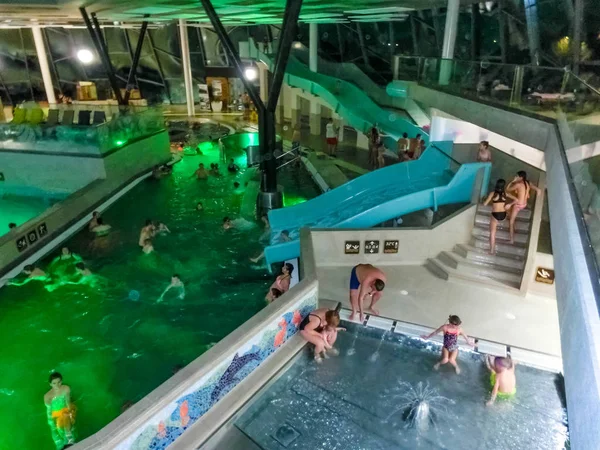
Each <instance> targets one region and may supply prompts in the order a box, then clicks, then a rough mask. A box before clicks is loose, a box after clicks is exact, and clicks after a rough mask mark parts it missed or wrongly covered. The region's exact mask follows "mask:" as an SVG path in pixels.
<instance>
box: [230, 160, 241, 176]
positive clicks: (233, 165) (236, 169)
mask: <svg viewBox="0 0 600 450" xmlns="http://www.w3.org/2000/svg"><path fill="white" fill-rule="evenodd" d="M239 170H240V168H239V167H238V166H237V164H236V163H235V162H234V161H233V158H231V159H230V160H229V165H228V166H227V172H229V173H236V172H239Z"/></svg>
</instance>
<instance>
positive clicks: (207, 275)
mask: <svg viewBox="0 0 600 450" xmlns="http://www.w3.org/2000/svg"><path fill="white" fill-rule="evenodd" d="M218 157H219V155H218V148H217V147H216V146H215V148H213V150H212V151H205V152H204V156H192V157H187V156H186V157H184V159H183V160H182V161H181V162H179V163H177V164H175V166H174V171H173V174H172V175H171V176H169V177H166V178H163V179H161V180H155V179H152V178H149V179H147V180H145V181H143V182H141V183H140V184H139V185H137V186H136V187H135V188H134V189H132V190H131V191H130V192H129V193H127V194H126V195H125V196H123V197H122V198H121V199H119V200H118V201H117V202H116V203H115V204H113V205H112V206H111V207H110V209H109V210H107V211H106V212H105V213H103V214H102V217H103V219H104V222H105V223H106V224H109V225H111V226H112V231H111V233H110V234H109V235H108V236H106V237H104V238H94V237H93V236H92V233H90V232H88V231H87V230H82V231H81V232H79V233H78V234H76V235H75V236H73V237H72V238H71V239H69V240H68V241H67V242H66V243H64V244H63V245H65V246H68V247H69V248H70V249H71V251H73V252H74V253H76V254H78V255H80V256H81V257H82V258H83V260H84V261H85V263H86V265H87V266H88V267H89V269H90V270H91V272H92V274H93V275H92V276H90V277H87V278H83V279H82V278H81V277H78V276H77V275H76V274H75V268H74V265H73V263H68V262H58V263H54V264H51V262H52V261H53V259H54V258H55V257H56V256H57V254H58V250H57V251H55V252H53V254H51V255H49V257H48V258H46V259H44V260H42V261H40V262H38V264H37V266H38V267H39V268H41V269H43V270H44V271H46V272H47V273H48V274H49V275H50V277H51V279H50V280H47V281H38V280H36V281H30V282H28V283H26V284H24V285H23V286H6V287H4V288H2V289H1V290H0V340H2V342H3V344H4V345H3V351H2V352H1V354H0V366H1V367H2V368H3V374H2V383H1V384H0V410H1V411H3V412H4V413H3V414H2V420H1V421H0V448H1V449H8V448H14V449H24V450H30V449H31V450H45V449H48V450H51V449H53V448H54V444H53V442H52V439H51V435H50V429H49V427H48V424H47V419H46V410H45V407H44V401H43V397H44V394H45V393H46V392H47V391H48V390H49V386H48V376H49V374H50V373H51V372H52V371H59V372H60V373H62V375H63V377H64V383H65V384H67V385H69V386H70V387H71V390H72V398H73V400H74V402H75V404H76V407H77V421H76V424H77V437H78V440H81V439H83V438H84V437H86V436H89V435H90V434H92V433H94V432H96V431H98V430H99V429H100V428H102V427H103V426H104V425H106V424H107V423H108V422H110V421H111V420H113V419H114V418H115V417H116V416H118V415H119V414H120V412H121V411H122V409H123V408H124V407H126V406H127V405H128V404H130V403H131V402H136V401H138V400H140V399H141V398H142V397H144V396H145V395H146V394H147V393H148V392H150V391H151V390H152V389H154V388H155V387H157V386H158V385H159V384H161V383H162V382H163V381H165V380H166V379H167V378H169V377H170V376H171V375H172V374H173V373H174V372H175V371H177V370H178V369H179V368H181V367H183V366H185V365H186V364H188V363H189V362H190V361H192V360H193V359H195V358H196V357H198V356H199V355H200V354H202V353H203V352H204V351H206V350H207V349H208V348H210V347H211V346H212V345H214V344H215V343H216V342H218V341H219V340H220V339H222V338H223V337H224V336H226V335H227V334H228V333H230V332H231V331H233V330H234V329H235V328H237V327H238V326H239V325H240V324H242V323H243V322H244V321H246V320H247V319H248V318H250V317H251V316H252V315H254V314H255V313H256V312H257V311H259V310H260V309H261V308H263V306H264V305H265V302H264V296H265V293H266V290H267V288H268V286H269V284H270V283H271V282H272V277H271V276H270V275H268V274H267V272H266V270H265V268H264V267H259V266H256V265H252V264H251V263H250V262H249V258H250V257H251V256H256V255H257V254H258V253H260V251H261V248H262V247H261V244H260V243H259V242H258V240H259V237H260V236H261V234H262V233H263V231H264V230H263V228H262V225H260V224H258V222H257V221H253V220H251V218H246V219H244V220H241V219H240V216H239V214H240V213H239V210H240V204H241V200H242V196H243V194H244V190H243V189H244V184H243V183H242V186H241V187H240V188H237V189H235V188H234V186H233V183H234V181H236V180H238V181H243V179H244V177H243V175H242V174H237V175H235V174H233V175H232V174H228V173H227V171H226V170H225V167H223V168H222V169H221V170H222V173H223V175H222V176H221V177H220V178H216V177H211V178H209V179H208V180H205V181H198V180H196V179H195V178H192V176H193V173H194V171H195V170H196V168H197V167H198V164H199V163H200V162H203V163H204V164H205V165H206V166H207V167H208V166H209V165H210V163H211V162H216V161H217V160H218ZM236 159H237V160H238V161H241V160H242V159H243V157H242V156H238V157H237V158H236ZM280 180H281V181H280V184H282V185H283V186H284V187H285V189H286V191H287V193H288V196H289V197H290V198H291V199H295V200H296V201H302V200H304V199H308V198H311V197H313V196H316V195H318V193H319V191H318V190H317V187H316V186H315V185H314V184H313V182H312V180H311V178H310V176H309V175H308V173H306V172H305V171H303V170H298V171H294V172H293V173H292V172H291V170H290V172H282V173H281V174H280ZM198 202H202V204H203V207H204V209H203V210H202V211H198V210H197V209H196V206H197V204H198ZM225 216H229V217H230V218H231V219H232V220H234V223H235V224H236V225H237V228H235V229H230V230H223V228H222V221H223V218H224V217H225ZM146 219H152V220H155V221H160V222H164V223H165V224H166V225H167V226H168V228H169V229H170V231H171V233H167V234H165V235H158V236H156V237H155V239H154V248H155V253H151V254H149V255H146V254H144V253H142V252H141V249H140V247H139V246H138V238H139V233H140V229H141V227H142V226H143V225H144V222H145V220H146ZM59 248H60V247H59ZM174 273H177V274H179V275H180V277H181V279H182V280H183V282H184V283H185V297H184V298H179V294H180V292H179V291H177V292H174V291H175V290H173V291H169V292H168V293H167V294H166V295H164V298H163V301H161V302H159V301H158V300H159V298H160V297H161V293H162V292H163V291H164V290H165V288H166V287H167V285H168V284H169V283H170V280H171V276H172V275H173V274H174Z"/></svg>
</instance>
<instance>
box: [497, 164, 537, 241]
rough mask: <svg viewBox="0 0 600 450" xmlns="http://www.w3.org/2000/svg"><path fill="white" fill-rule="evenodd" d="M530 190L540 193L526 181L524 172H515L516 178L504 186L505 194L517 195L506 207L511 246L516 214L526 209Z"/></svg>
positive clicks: (513, 238) (513, 239)
mask: <svg viewBox="0 0 600 450" xmlns="http://www.w3.org/2000/svg"><path fill="white" fill-rule="evenodd" d="M531 189H533V190H534V191H535V192H536V193H538V194H539V193H540V192H542V190H541V189H540V188H538V187H537V186H535V185H534V184H531V183H530V182H529V180H527V172H525V171H524V170H520V171H519V172H517V176H516V177H515V178H514V179H513V180H512V181H511V182H510V183H508V186H506V191H507V192H514V193H515V194H516V195H517V199H516V200H515V201H514V202H512V203H511V204H510V205H508V206H507V207H506V210H507V211H508V210H509V209H510V222H509V230H510V243H511V244H514V243H515V221H516V220H517V214H519V211H521V210H522V209H525V208H526V207H527V200H529V194H530V193H531Z"/></svg>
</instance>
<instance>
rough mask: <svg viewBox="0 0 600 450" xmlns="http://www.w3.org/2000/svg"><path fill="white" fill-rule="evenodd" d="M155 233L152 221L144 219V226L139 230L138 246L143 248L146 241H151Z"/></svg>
mask: <svg viewBox="0 0 600 450" xmlns="http://www.w3.org/2000/svg"><path fill="white" fill-rule="evenodd" d="M155 231H156V227H155V226H154V224H153V223H152V220H150V219H146V225H144V226H143V227H142V229H141V230H140V239H139V240H138V245H139V246H140V247H143V246H144V245H145V244H144V243H145V242H146V240H148V239H152V238H153V237H154V233H155Z"/></svg>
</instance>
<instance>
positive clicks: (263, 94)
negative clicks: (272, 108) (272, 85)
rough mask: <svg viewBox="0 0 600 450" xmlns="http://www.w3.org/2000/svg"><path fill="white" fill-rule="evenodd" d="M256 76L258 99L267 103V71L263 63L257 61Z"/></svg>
mask: <svg viewBox="0 0 600 450" xmlns="http://www.w3.org/2000/svg"><path fill="white" fill-rule="evenodd" d="M258 76H259V82H260V99H261V100H262V101H263V102H265V103H267V97H268V91H269V71H268V70H267V67H266V66H265V65H264V64H263V63H258Z"/></svg>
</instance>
